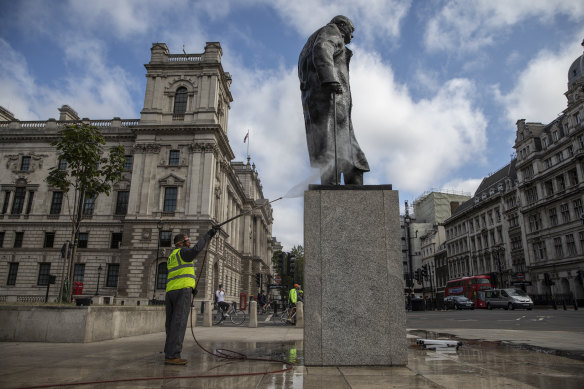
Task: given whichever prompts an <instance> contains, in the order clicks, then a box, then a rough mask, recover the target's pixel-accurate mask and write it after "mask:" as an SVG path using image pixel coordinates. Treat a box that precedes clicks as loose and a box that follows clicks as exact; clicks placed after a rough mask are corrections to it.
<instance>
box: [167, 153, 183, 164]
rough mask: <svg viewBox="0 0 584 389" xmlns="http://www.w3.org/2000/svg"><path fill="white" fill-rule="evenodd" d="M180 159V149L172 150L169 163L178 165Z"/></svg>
mask: <svg viewBox="0 0 584 389" xmlns="http://www.w3.org/2000/svg"><path fill="white" fill-rule="evenodd" d="M179 161H180V151H179V150H170V154H169V158H168V164H169V165H170V166H178V164H179Z"/></svg>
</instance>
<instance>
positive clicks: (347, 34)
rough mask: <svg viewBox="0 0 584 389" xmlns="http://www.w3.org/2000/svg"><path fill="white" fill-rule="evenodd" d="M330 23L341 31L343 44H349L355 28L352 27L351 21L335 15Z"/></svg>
mask: <svg viewBox="0 0 584 389" xmlns="http://www.w3.org/2000/svg"><path fill="white" fill-rule="evenodd" d="M331 23H334V24H336V25H337V27H338V28H339V30H341V33H342V34H343V38H345V44H348V43H351V39H353V32H354V31H355V26H353V22H352V21H351V19H349V18H348V17H346V16H343V15H337V16H335V17H334V18H333V19H332V20H331Z"/></svg>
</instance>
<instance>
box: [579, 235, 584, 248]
mask: <svg viewBox="0 0 584 389" xmlns="http://www.w3.org/2000/svg"><path fill="white" fill-rule="evenodd" d="M578 238H579V239H580V250H582V252H584V231H580V232H579V233H578Z"/></svg>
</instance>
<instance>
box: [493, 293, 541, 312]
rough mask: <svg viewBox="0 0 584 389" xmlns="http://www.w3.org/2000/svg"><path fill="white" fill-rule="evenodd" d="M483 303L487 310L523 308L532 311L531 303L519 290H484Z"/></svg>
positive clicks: (525, 294)
mask: <svg viewBox="0 0 584 389" xmlns="http://www.w3.org/2000/svg"><path fill="white" fill-rule="evenodd" d="M484 292H485V302H486V304H487V309H493V308H503V309H515V308H525V309H529V310H531V309H533V301H532V300H531V298H530V297H529V296H528V295H527V293H525V292H524V291H522V290H521V289H514V288H507V289H489V290H485V291H484Z"/></svg>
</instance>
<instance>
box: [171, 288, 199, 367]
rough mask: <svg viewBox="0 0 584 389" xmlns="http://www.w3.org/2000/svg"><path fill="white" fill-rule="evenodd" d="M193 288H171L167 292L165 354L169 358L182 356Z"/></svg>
mask: <svg viewBox="0 0 584 389" xmlns="http://www.w3.org/2000/svg"><path fill="white" fill-rule="evenodd" d="M192 295H193V292H192V289H191V288H185V289H177V290H171V291H170V292H167V293H166V298H165V301H164V302H165V305H166V343H165V345H164V355H165V357H166V358H168V359H174V358H180V353H181V351H182V344H183V340H184V338H185V331H186V329H187V322H188V320H189V313H190V311H191V296H192Z"/></svg>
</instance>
